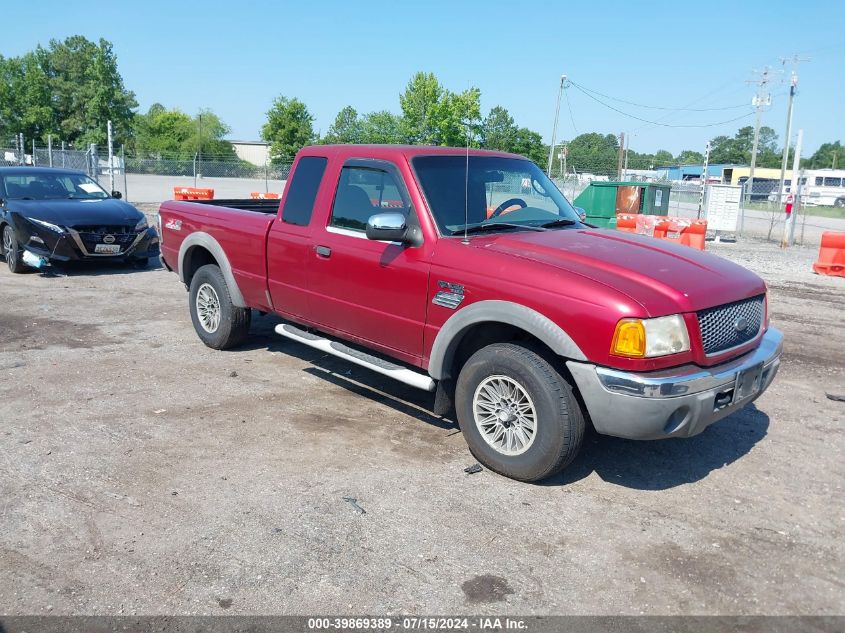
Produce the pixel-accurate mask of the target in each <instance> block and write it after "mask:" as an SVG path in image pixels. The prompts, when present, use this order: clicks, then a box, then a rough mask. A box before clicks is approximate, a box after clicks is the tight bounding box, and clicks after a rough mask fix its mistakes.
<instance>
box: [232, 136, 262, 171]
mask: <svg viewBox="0 0 845 633" xmlns="http://www.w3.org/2000/svg"><path fill="white" fill-rule="evenodd" d="M229 142H230V143H231V144H232V147H233V148H235V154H237V155H238V158H240V159H241V160H245V161H247V162H249V163H252V164H253V165H265V164H266V163H268V162H269V161H270V143H265V142H264V141H229Z"/></svg>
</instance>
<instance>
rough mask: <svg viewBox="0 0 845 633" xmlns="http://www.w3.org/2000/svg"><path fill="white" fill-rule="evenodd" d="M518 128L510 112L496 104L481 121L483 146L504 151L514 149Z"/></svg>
mask: <svg viewBox="0 0 845 633" xmlns="http://www.w3.org/2000/svg"><path fill="white" fill-rule="evenodd" d="M516 130H517V127H516V123H514V120H513V117H512V116H511V115H510V113H509V112H508V111H507V110H506V109H505V108H503V107H502V106H495V107H493V108H491V109H490V112H489V113H488V114H487V116H486V117H484V120H483V121H482V122H481V128H480V137H481V138H480V141H481V146H482V147H484V148H487V149H498V150H501V151H503V152H510V151H513V144H514V140H515V137H516Z"/></svg>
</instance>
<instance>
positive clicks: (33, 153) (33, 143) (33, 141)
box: [32, 139, 36, 167]
mask: <svg viewBox="0 0 845 633" xmlns="http://www.w3.org/2000/svg"><path fill="white" fill-rule="evenodd" d="M35 163H36V161H35V139H32V165H33V167H34V166H35Z"/></svg>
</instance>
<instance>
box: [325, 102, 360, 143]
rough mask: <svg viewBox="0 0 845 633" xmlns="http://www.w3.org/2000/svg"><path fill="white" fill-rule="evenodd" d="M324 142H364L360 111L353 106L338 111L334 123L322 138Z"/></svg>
mask: <svg viewBox="0 0 845 633" xmlns="http://www.w3.org/2000/svg"><path fill="white" fill-rule="evenodd" d="M322 142H323V143H363V142H365V141H364V140H363V134H362V125H361V120H360V119H359V118H358V111H357V110H356V109H355V108H353V107H352V106H346V107H345V108H343V110H341V111H340V112H338V113H337V116H336V117H335V120H334V123H332V124H331V126H330V127H329V131H328V133H327V134H326V136H325V137H324V138H323V139H322Z"/></svg>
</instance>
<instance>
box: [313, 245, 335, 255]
mask: <svg viewBox="0 0 845 633" xmlns="http://www.w3.org/2000/svg"><path fill="white" fill-rule="evenodd" d="M314 250H315V251H317V255H319V256H320V257H331V256H332V249H330V248H329V247H328V246H315V247H314Z"/></svg>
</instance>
